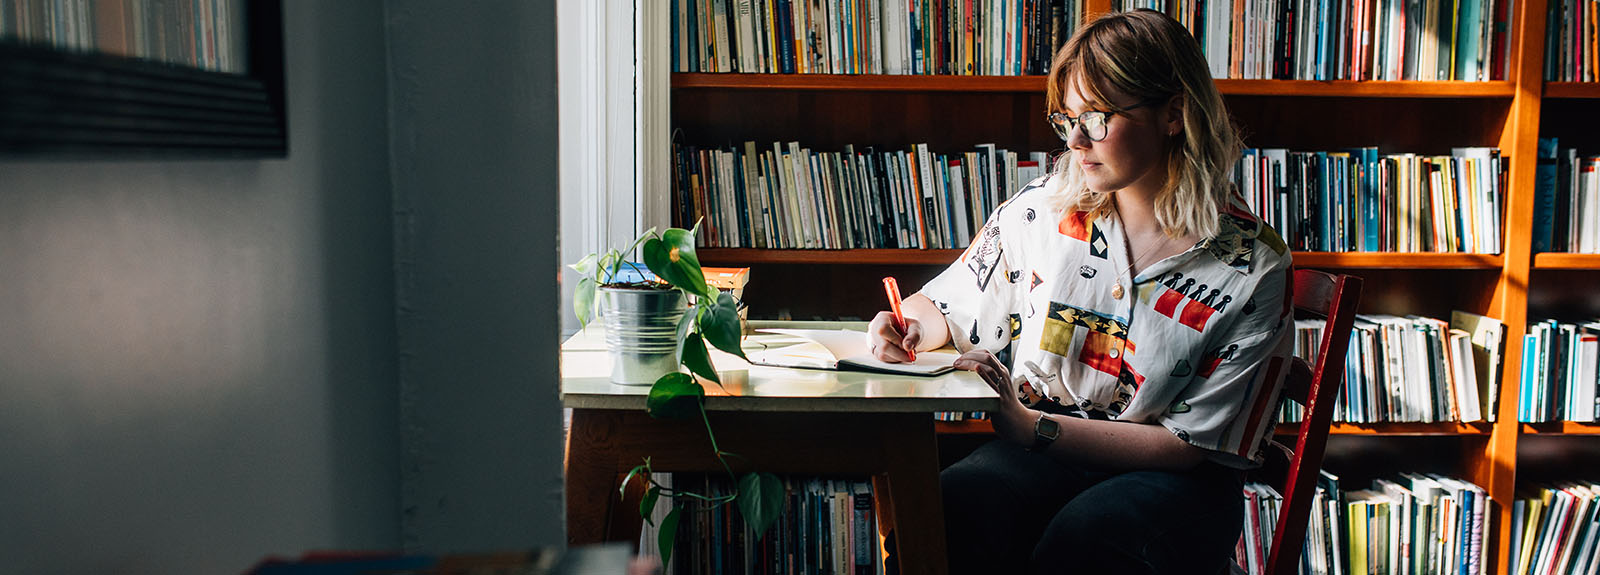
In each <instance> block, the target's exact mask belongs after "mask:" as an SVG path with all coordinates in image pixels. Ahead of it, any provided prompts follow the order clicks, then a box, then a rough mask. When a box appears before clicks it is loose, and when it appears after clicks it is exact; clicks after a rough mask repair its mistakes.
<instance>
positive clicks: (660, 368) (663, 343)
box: [600, 287, 687, 385]
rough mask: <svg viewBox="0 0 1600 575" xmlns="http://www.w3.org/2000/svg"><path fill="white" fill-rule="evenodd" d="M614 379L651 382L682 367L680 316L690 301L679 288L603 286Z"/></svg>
mask: <svg viewBox="0 0 1600 575" xmlns="http://www.w3.org/2000/svg"><path fill="white" fill-rule="evenodd" d="M600 298H601V302H602V303H601V309H602V311H601V313H602V314H604V316H605V326H606V348H607V349H609V350H610V351H611V362H612V364H611V382H612V383H620V384H624V385H650V384H653V383H655V382H656V380H657V379H660V378H661V376H663V375H666V374H667V373H670V372H674V371H678V320H679V319H682V318H683V313H684V310H685V309H686V307H687V306H686V305H685V302H684V297H683V292H680V291H678V290H675V289H670V290H655V289H628V288H608V287H602V288H600Z"/></svg>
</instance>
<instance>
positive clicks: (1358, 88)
mask: <svg viewBox="0 0 1600 575" xmlns="http://www.w3.org/2000/svg"><path fill="white" fill-rule="evenodd" d="M1044 83H1045V77H1044V76H928V75H905V76H887V75H874V74H856V75H845V74H705V73H677V74H673V75H672V87H673V88H674V89H680V90H682V89H723V90H787V91H794V90H800V91H804V90H841V91H851V92H870V91H876V92H1016V93H1025V94H1038V93H1041V92H1043V91H1044V89H1045V85H1044ZM1217 87H1218V88H1219V89H1220V90H1221V91H1222V93H1223V94H1224V95H1232V96H1305V97H1311V96H1324V97H1326V96H1333V97H1360V98H1510V97H1512V96H1514V95H1515V94H1516V86H1515V85H1514V84H1512V83H1511V82H1353V81H1333V82H1318V81H1311V80H1217ZM1596 93H1597V94H1600V91H1597V92H1596Z"/></svg>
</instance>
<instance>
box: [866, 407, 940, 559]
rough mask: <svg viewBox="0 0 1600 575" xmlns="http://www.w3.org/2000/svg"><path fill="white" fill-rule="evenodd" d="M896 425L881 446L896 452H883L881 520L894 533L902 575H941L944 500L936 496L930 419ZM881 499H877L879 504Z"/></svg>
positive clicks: (936, 453) (934, 447) (935, 460)
mask: <svg viewBox="0 0 1600 575" xmlns="http://www.w3.org/2000/svg"><path fill="white" fill-rule="evenodd" d="M911 415H914V416H915V417H906V418H904V420H903V421H899V422H897V423H898V424H897V425H887V426H885V429H884V430H883V431H884V436H885V437H884V438H883V439H884V441H885V442H886V443H887V445H892V446H897V447H898V448H897V449H890V450H888V451H887V454H888V457H887V460H886V461H885V462H884V463H885V466H886V469H885V473H884V476H883V480H882V481H874V484H875V485H877V484H881V483H888V486H887V487H888V488H887V489H881V487H880V491H879V493H888V495H889V496H888V498H887V499H888V504H887V505H884V506H883V507H884V509H883V510H882V511H883V513H882V515H881V517H882V522H883V523H885V524H886V526H892V527H893V528H894V530H895V539H896V544H897V545H899V547H900V549H899V550H898V551H896V556H897V557H898V558H899V560H900V572H901V573H905V574H907V575H911V574H934V575H943V574H944V573H945V571H946V569H947V568H948V566H947V564H946V563H945V561H946V558H945V540H944V499H943V498H942V496H941V495H940V492H939V450H938V445H937V443H936V442H937V439H936V438H935V436H934V431H933V417H931V416H929V415H928V414H911ZM883 499H884V498H881V497H880V501H882V500H883Z"/></svg>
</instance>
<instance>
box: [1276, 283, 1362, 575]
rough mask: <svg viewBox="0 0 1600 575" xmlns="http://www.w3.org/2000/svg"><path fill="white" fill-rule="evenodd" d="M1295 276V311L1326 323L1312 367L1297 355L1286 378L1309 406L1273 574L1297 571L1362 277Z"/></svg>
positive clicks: (1292, 463) (1286, 490) (1288, 389)
mask: <svg viewBox="0 0 1600 575" xmlns="http://www.w3.org/2000/svg"><path fill="white" fill-rule="evenodd" d="M1291 277H1292V281H1293V282H1294V286H1293V290H1294V292H1293V293H1294V306H1295V309H1296V310H1298V311H1300V312H1304V313H1310V314H1314V315H1317V316H1320V317H1323V318H1326V321H1327V323H1326V324H1324V326H1323V330H1322V341H1321V342H1320V344H1319V345H1318V347H1317V354H1316V356H1315V357H1316V358H1317V359H1316V362H1315V363H1314V364H1311V365H1308V364H1307V363H1306V362H1305V361H1303V360H1298V359H1297V360H1295V361H1293V362H1291V364H1290V368H1289V374H1288V375H1287V376H1285V378H1284V380H1285V381H1284V390H1283V393H1284V396H1285V397H1289V398H1292V399H1294V400H1296V401H1299V402H1300V404H1301V405H1304V406H1305V408H1306V409H1305V419H1304V420H1303V421H1302V422H1301V425H1300V436H1299V437H1298V438H1296V441H1295V447H1294V450H1293V453H1291V454H1290V456H1289V464H1288V472H1287V474H1286V475H1285V476H1284V481H1283V483H1282V485H1283V489H1282V495H1283V508H1282V509H1281V510H1280V512H1279V515H1278V526H1277V529H1276V530H1275V531H1274V536H1273V541H1272V542H1271V550H1270V552H1269V553H1268V555H1267V565H1266V569H1265V570H1264V571H1263V572H1265V573H1271V574H1273V575H1295V574H1297V573H1298V571H1299V565H1300V553H1301V550H1302V549H1301V548H1302V547H1303V546H1304V544H1305V538H1306V522H1307V520H1308V519H1309V518H1310V516H1311V496H1312V494H1313V493H1315V492H1316V484H1317V478H1318V475H1319V473H1318V471H1319V469H1320V468H1321V467H1322V455H1323V450H1324V449H1325V448H1326V447H1327V444H1328V427H1329V425H1330V422H1331V421H1332V419H1333V404H1334V400H1335V399H1336V398H1337V397H1338V394H1339V388H1340V387H1341V383H1342V382H1343V381H1344V367H1345V351H1346V350H1348V349H1349V347H1350V330H1351V328H1352V326H1354V324H1355V316H1356V306H1357V305H1358V304H1359V303H1360V301H1361V278H1358V277H1355V276H1348V275H1338V276H1336V275H1332V274H1327V273H1323V272H1318V271H1312V270H1294V272H1293V275H1292V276H1291Z"/></svg>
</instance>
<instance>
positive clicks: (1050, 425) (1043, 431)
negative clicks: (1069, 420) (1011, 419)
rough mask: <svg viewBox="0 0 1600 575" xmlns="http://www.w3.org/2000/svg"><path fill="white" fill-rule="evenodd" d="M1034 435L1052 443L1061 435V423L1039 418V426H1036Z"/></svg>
mask: <svg viewBox="0 0 1600 575" xmlns="http://www.w3.org/2000/svg"><path fill="white" fill-rule="evenodd" d="M1034 433H1036V434H1037V435H1038V436H1039V439H1041V440H1046V441H1052V440H1054V439H1055V438H1056V436H1058V435H1060V434H1061V423H1060V422H1058V421H1056V420H1054V419H1050V418H1048V417H1041V418H1039V424H1038V425H1036V426H1034Z"/></svg>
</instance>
